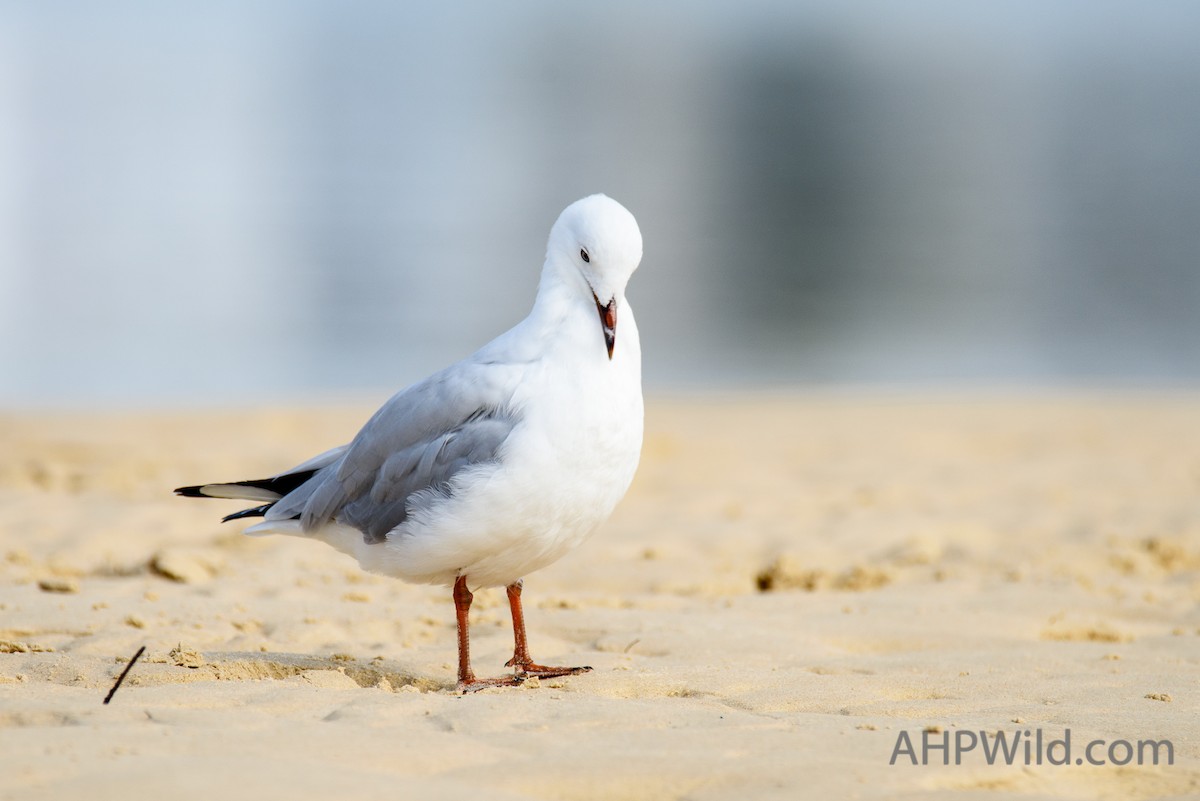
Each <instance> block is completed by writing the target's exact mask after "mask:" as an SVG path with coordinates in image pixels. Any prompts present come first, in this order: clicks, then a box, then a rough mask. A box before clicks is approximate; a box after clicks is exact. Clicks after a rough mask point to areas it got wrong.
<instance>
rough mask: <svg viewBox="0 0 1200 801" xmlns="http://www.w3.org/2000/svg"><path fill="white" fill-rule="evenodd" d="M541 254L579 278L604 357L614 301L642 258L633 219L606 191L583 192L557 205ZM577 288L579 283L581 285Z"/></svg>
mask: <svg viewBox="0 0 1200 801" xmlns="http://www.w3.org/2000/svg"><path fill="white" fill-rule="evenodd" d="M546 259H547V261H551V262H553V263H554V264H556V265H557V266H559V267H560V268H561V269H563V270H564V271H565V272H566V273H567V274H568V275H571V274H572V273H574V274H576V275H578V276H579V277H580V278H582V280H583V283H584V284H586V290H587V291H588V292H590V293H591V296H592V299H593V300H594V301H595V303H596V311H597V312H599V315H600V325H601V328H602V329H603V331H604V343H605V345H606V346H607V347H608V358H610V359H611V358H612V354H613V347H614V346H615V344H616V330H617V306H618V305H620V300H621V299H622V298H624V297H625V285H626V284H627V283H629V277H630V276H631V275H633V271H634V270H636V269H637V267H638V264H639V263H641V261H642V232H641V231H640V230H639V229H638V224H637V220H635V219H634V218H633V215H632V214H630V213H629V211H628V210H627V209H626V208H625V207H624V206H622V205H621V204H620V203H618V202H617V201H615V200H613V199H612V198H610V197H608V196H606V195H589V196H588V197H585V198H583V199H582V200H577V201H575V202H574V203H572V204H571V205H570V206H567V208H566V209H564V210H563V213H562V214H560V215H559V216H558V221H557V222H555V223H554V227H553V228H551V229H550V241H549V243H548V244H547V246H546ZM581 289H582V287H581Z"/></svg>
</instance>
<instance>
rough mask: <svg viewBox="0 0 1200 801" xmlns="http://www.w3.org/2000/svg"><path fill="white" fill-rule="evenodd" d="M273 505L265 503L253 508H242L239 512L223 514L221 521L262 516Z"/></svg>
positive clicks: (226, 521)
mask: <svg viewBox="0 0 1200 801" xmlns="http://www.w3.org/2000/svg"><path fill="white" fill-rule="evenodd" d="M274 505H275V504H274V503H267V504H263V505H262V506H255V507H254V508H253V509H243V510H242V511H240V512H234V513H233V514H231V515H225V516H224V517H222V518H221V522H222V523H228V522H229V521H230V520H241V519H242V518H243V517H264V516H265V515H266V514H267V510H268V509H270V508H271V507H272V506H274Z"/></svg>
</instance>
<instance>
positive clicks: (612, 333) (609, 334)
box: [592, 292, 617, 359]
mask: <svg viewBox="0 0 1200 801" xmlns="http://www.w3.org/2000/svg"><path fill="white" fill-rule="evenodd" d="M592 298H593V299H594V300H595V301H596V311H598V312H600V326H601V327H602V328H603V329H604V344H605V346H607V347H608V358H609V359H612V354H613V346H615V345H616V344H617V299H616V298H615V297H614V298H613V299H612V300H610V301H609V302H608V303H607V304H605V303H601V302H600V298H597V297H596V293H595V292H593V293H592Z"/></svg>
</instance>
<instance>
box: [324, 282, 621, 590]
mask: <svg viewBox="0 0 1200 801" xmlns="http://www.w3.org/2000/svg"><path fill="white" fill-rule="evenodd" d="M511 333H512V334H514V335H518V336H519V338H520V339H521V340H528V339H529V337H531V336H534V335H535V332H534V331H532V330H530V329H529V328H526V329H525V330H522V329H521V328H520V327H519V328H518V329H515V330H514V331H513V332H511ZM536 335H537V336H540V337H543V339H542V341H541V342H540V343H539V344H540V348H538V349H539V350H541V351H542V352H541V353H540V354H539V355H538V357H537V358H534V359H531V360H530V361H529V362H528V363H527V364H526V367H525V370H524V372H523V375H522V377H521V380H520V381H519V382H518V383H517V385H516V387H515V390H514V395H513V400H512V403H513V406H514V408H515V409H516V410H518V413H519V416H520V422H519V423H518V425H517V426H516V427H515V428H514V429H513V432H512V433H511V434H510V435H509V437H508V439H507V441H506V442H505V443H504V445H503V446H502V448H501V453H500V460H499V461H498V462H493V463H488V464H484V465H477V466H474V467H471V468H468V469H467V470H465V471H463V473H461V474H459V475H458V476H456V478H455V480H454V487H453V491H452V493H451V494H450V496H449V497H448V498H446V499H442V500H438V501H436V502H434V503H432V504H429V505H427V506H425V507H423V508H420V509H416V510H414V514H412V515H411V517H410V518H409V520H408V521H406V522H405V523H404V524H402V525H401V526H400V527H399V528H397V529H396V530H395V531H393V532H392V534H391V535H390V536H389V537H388V541H387V542H386V543H379V544H374V545H366V544H363V543H362V541H361V536H358V538H357V540H356V539H355V538H354V536H353V535H357V534H358V532H356V531H355V532H353V534H351V533H349V532H345V533H338V532H335V531H330V532H328V533H327V534H326V536H325V537H324V538H325V539H326V540H327V541H328V542H330V544H332V545H334V546H335V547H339V548H340V549H342V550H349V552H351V553H352V554H353V555H354V556H356V557H358V559H359V561H360V563H361V564H362V565H363V567H364V568H366V569H368V570H372V571H375V572H380V573H384V574H388V575H394V576H399V577H401V578H404V579H406V580H408V581H417V582H426V583H438V584H441V583H445V584H449V583H452V582H453V581H454V579H455V578H456V577H457V576H458V575H466V576H467V577H468V582H469V584H470V586H472V587H483V586H502V585H506V584H510V583H512V582H513V581H516V580H517V579H519V578H521V577H523V576H525V575H526V574H528V573H530V572H532V571H534V570H537V569H539V568H542V567H545V566H546V565H548V564H550V563H552V562H554V561H555V560H557V559H559V558H560V557H561V556H563V555H564V554H565V553H567V551H569V550H571V549H572V548H573V547H575V546H577V545H578V544H580V543H581V542H582V541H583V540H584V539H585V538H586V537H587V536H588V534H590V533H591V532H592V531H593V530H594V529H595V528H596V526H598V525H599V524H600V523H601V522H602V521H603V520H605V519H606V518H607V517H608V516H609V515H610V514H611V513H612V511H613V509H614V508H615V507H616V505H617V503H618V502H619V501H620V500H621V498H622V497H623V496H624V494H625V491H626V489H628V487H629V484H630V482H631V481H632V479H633V475H634V472H635V471H636V469H637V464H638V459H639V457H640V454H641V447H642V421H643V410H642V391H641V351H640V342H639V339H638V331H637V324H636V322H635V320H634V318H633V314H632V310H630V309H629V307H628V304H624V305H623V308H622V309H621V316H620V317H619V321H618V329H617V344H616V349H615V351H614V354H613V358H612V359H611V360H610V359H609V358H608V353H607V351H606V349H605V346H604V340H603V333H602V331H601V329H600V325H599V320H598V319H596V318H595V317H594V312H593V315H582V314H571V315H567V317H566V318H565V319H561V320H559V321H558V324H557V325H554V326H552V327H550V328H549V329H548V330H542V331H537V332H536ZM546 338H548V339H546ZM518 344H525V345H528V342H527V341H525V342H523V343H518ZM339 540H340V541H339Z"/></svg>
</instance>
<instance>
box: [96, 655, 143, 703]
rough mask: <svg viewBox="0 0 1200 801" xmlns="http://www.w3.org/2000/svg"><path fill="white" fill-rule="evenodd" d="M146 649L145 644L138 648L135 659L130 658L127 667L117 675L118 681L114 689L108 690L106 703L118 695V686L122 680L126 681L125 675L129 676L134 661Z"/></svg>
mask: <svg viewBox="0 0 1200 801" xmlns="http://www.w3.org/2000/svg"><path fill="white" fill-rule="evenodd" d="M145 650H146V646H144V645H143V646H142V647H141V648H139V649H137V653H136V654H134V655H133V659H130V660H129V664H128V665H126V666H125V669H124V670H122V671H121V675H120V676H117V683H116V684H114V685H113V687H112V689H111V690H109V691H108V695H106V696H104V703H106V704H107V703H108V702H109V701H111V700H112V697H113V696H114V695H116V693H117V688H118V687H120V686H121V682H123V681H125V677H126V676H128V675H129V671H130V670H132V669H133V663H134V662H136V661H138V657H140V656H141V655H142V654H143V653H144V652H145Z"/></svg>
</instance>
